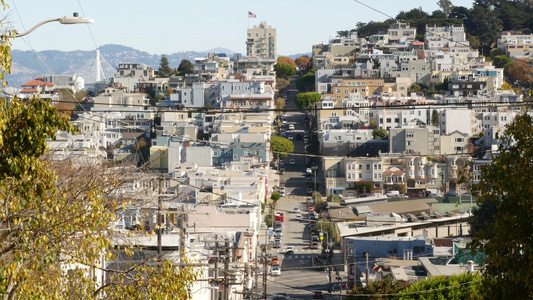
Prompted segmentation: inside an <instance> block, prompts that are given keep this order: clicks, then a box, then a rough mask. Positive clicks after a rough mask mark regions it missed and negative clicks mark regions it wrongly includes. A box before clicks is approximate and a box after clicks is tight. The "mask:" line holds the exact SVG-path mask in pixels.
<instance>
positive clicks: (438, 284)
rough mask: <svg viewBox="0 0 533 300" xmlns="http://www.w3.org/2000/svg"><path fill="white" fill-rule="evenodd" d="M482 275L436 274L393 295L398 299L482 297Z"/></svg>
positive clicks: (460, 299)
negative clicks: (447, 275)
mask: <svg viewBox="0 0 533 300" xmlns="http://www.w3.org/2000/svg"><path fill="white" fill-rule="evenodd" d="M481 278H482V276H481V275H480V274H479V273H464V274H461V275H451V276H449V277H448V278H446V276H436V277H431V278H430V279H426V280H421V281H419V282H417V283H415V284H412V285H410V286H408V287H407V288H404V289H402V290H401V291H399V294H398V295H397V296H395V297H394V299H398V300H408V299H456V300H463V299H479V300H481V299H483V294H482V293H483V291H482V287H481Z"/></svg>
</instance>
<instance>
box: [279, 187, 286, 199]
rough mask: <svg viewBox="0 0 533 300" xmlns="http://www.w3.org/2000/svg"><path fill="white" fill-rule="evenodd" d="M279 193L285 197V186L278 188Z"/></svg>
mask: <svg viewBox="0 0 533 300" xmlns="http://www.w3.org/2000/svg"><path fill="white" fill-rule="evenodd" d="M279 195H280V196H281V197H285V188H280V189H279Z"/></svg>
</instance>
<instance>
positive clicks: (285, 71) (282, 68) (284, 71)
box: [274, 63, 296, 80]
mask: <svg viewBox="0 0 533 300" xmlns="http://www.w3.org/2000/svg"><path fill="white" fill-rule="evenodd" d="M274 71H276V77H277V78H283V79H287V80H289V78H290V77H291V76H293V75H294V74H296V70H295V69H294V67H293V66H291V65H289V64H284V63H277V64H276V65H274Z"/></svg>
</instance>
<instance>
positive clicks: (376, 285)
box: [346, 276, 409, 300]
mask: <svg viewBox="0 0 533 300" xmlns="http://www.w3.org/2000/svg"><path fill="white" fill-rule="evenodd" d="M408 286H409V283H407V282H405V281H401V280H394V279H393V278H392V277H391V276H388V277H385V278H384V279H383V280H371V281H370V282H369V285H368V286H364V287H357V286H353V287H352V289H351V290H349V291H348V296H347V298H346V299H349V300H351V299H361V296H358V295H362V294H363V295H375V294H377V295H376V296H375V297H372V296H370V297H365V299H383V298H382V297H381V296H378V295H380V294H396V293H398V292H400V291H401V290H403V289H405V288H406V287H408Z"/></svg>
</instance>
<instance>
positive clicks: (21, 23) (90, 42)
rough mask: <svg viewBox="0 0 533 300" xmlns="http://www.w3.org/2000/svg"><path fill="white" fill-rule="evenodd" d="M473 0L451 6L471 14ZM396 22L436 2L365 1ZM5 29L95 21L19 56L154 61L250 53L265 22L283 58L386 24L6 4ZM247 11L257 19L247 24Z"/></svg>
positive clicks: (304, 9) (149, 7) (83, 2)
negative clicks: (65, 19) (219, 50)
mask: <svg viewBox="0 0 533 300" xmlns="http://www.w3.org/2000/svg"><path fill="white" fill-rule="evenodd" d="M472 1H473V0H452V3H453V4H454V5H457V6H466V7H471V6H472ZM360 2H362V3H364V4H366V5H368V6H371V7H373V8H375V9H377V10H380V11H382V12H384V13H386V14H388V15H390V16H393V17H394V16H396V15H397V14H398V13H399V12H400V11H408V10H410V9H412V8H416V7H421V8H422V9H423V10H424V11H426V12H428V13H431V12H432V11H434V10H437V9H438V6H437V0H418V1H415V0H360ZM6 3H7V4H9V8H8V9H7V10H6V11H5V12H4V13H3V15H4V18H3V19H4V29H5V27H9V26H11V27H12V28H15V29H17V30H18V31H19V32H24V31H26V30H29V29H30V28H31V27H33V26H34V25H35V24H37V23H39V22H40V21H43V20H46V19H51V18H58V17H62V16H69V15H72V13H73V12H78V13H79V15H80V16H85V17H90V18H93V19H94V20H95V23H94V24H90V25H68V26H67V25H61V24H59V23H58V22H53V23H49V24H45V25H43V26H42V27H39V28H38V29H36V30H35V31H34V32H32V33H30V34H29V35H28V36H27V38H18V39H16V40H15V41H14V42H13V47H12V48H13V49H21V50H30V49H34V50H36V51H42V50H62V51H71V50H87V51H89V50H94V49H96V48H97V47H99V46H102V45H105V44H120V45H124V46H129V47H133V48H135V49H138V50H141V51H146V52H148V53H150V54H170V53H175V52H181V51H206V50H209V49H212V48H216V47H223V48H227V49H230V50H232V51H234V52H240V53H245V49H246V47H245V40H246V29H247V27H248V26H250V27H252V26H253V25H256V24H259V22H261V21H266V22H267V24H268V25H271V26H273V27H275V28H276V29H277V35H278V54H279V55H291V54H299V53H307V52H311V46H312V45H313V44H319V43H327V42H328V40H329V38H330V37H334V36H335V34H336V32H337V31H339V30H348V29H352V28H355V24H356V23H357V22H369V21H383V20H385V19H387V16H385V15H383V14H380V13H378V12H376V11H374V10H372V9H369V8H368V7H365V6H364V5H361V4H360V3H358V2H356V1H353V0H334V1H326V0H307V1H295V0H269V1H256V0H227V1H218V0H188V1H184V0H153V1H139V0H127V1H126V0H107V1H103V0H46V1H44V0H40V1H39V0H6ZM248 11H251V12H253V13H255V14H256V15H257V18H255V19H253V18H248Z"/></svg>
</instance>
